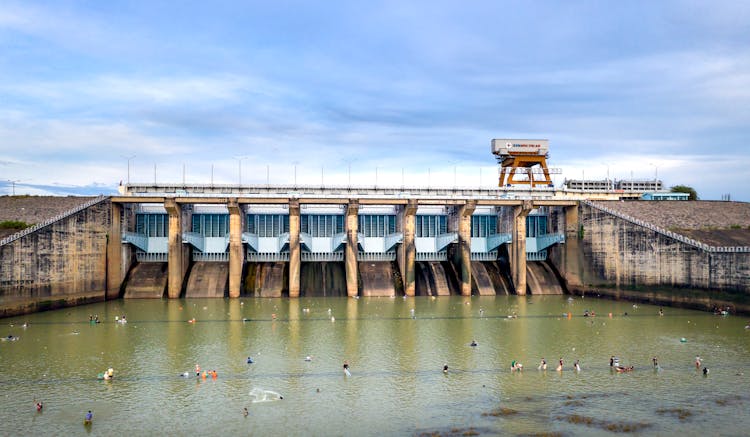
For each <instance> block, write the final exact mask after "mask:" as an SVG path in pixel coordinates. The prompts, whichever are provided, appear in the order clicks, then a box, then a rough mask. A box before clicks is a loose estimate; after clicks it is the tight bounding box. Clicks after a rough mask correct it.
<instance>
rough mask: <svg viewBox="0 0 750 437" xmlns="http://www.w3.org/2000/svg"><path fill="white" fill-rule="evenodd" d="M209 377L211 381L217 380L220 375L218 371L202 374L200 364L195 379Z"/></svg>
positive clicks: (197, 366)
mask: <svg viewBox="0 0 750 437" xmlns="http://www.w3.org/2000/svg"><path fill="white" fill-rule="evenodd" d="M249 358H250V357H248V359H249ZM185 373H187V372H185ZM209 376H210V377H211V379H216V378H218V377H219V374H218V373H216V370H203V372H202V373H201V366H200V365H198V364H196V365H195V377H196V378H202V379H208V377H209Z"/></svg>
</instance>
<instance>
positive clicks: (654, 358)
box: [651, 357, 659, 369]
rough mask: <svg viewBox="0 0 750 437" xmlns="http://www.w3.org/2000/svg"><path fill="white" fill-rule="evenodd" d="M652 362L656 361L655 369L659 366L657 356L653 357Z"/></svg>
mask: <svg viewBox="0 0 750 437" xmlns="http://www.w3.org/2000/svg"><path fill="white" fill-rule="evenodd" d="M651 362H653V363H654V369H658V368H659V362H658V361H657V360H656V357H653V358H651Z"/></svg>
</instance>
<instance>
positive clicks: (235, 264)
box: [227, 198, 245, 297]
mask: <svg viewBox="0 0 750 437" xmlns="http://www.w3.org/2000/svg"><path fill="white" fill-rule="evenodd" d="M227 208H228V209H229V297H240V287H241V284H242V266H243V265H244V263H245V254H244V252H243V250H242V209H240V205H239V203H237V199H236V198H235V199H229V202H228V203H227Z"/></svg>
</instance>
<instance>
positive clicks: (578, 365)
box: [573, 360, 581, 372]
mask: <svg viewBox="0 0 750 437" xmlns="http://www.w3.org/2000/svg"><path fill="white" fill-rule="evenodd" d="M573 369H574V370H575V371H576V372H580V371H581V365H580V364H579V363H578V360H576V362H575V363H573Z"/></svg>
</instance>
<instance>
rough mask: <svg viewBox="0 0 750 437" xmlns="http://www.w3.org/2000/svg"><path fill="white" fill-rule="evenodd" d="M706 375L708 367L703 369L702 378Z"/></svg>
mask: <svg viewBox="0 0 750 437" xmlns="http://www.w3.org/2000/svg"><path fill="white" fill-rule="evenodd" d="M706 375H708V367H704V368H703V376H706Z"/></svg>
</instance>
